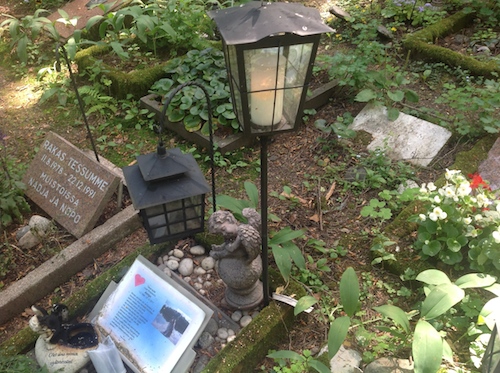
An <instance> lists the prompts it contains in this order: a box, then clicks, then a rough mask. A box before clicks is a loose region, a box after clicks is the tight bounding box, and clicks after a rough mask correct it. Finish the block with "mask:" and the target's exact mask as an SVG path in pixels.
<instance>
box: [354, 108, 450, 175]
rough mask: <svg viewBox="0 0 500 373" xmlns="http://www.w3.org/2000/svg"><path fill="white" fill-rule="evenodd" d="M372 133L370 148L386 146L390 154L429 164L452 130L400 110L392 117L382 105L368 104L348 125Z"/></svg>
mask: <svg viewBox="0 0 500 373" xmlns="http://www.w3.org/2000/svg"><path fill="white" fill-rule="evenodd" d="M349 128H350V129H352V130H355V131H361V130H363V131H366V132H368V133H370V134H371V135H372V136H373V141H372V142H371V143H370V144H369V145H368V150H371V151H374V150H376V149H377V148H379V149H385V150H386V154H387V156H388V157H390V158H391V159H394V160H403V161H407V162H409V163H412V164H414V165H417V166H422V167H426V166H428V165H429V163H430V162H431V161H432V160H433V159H434V157H435V156H436V155H437V154H438V153H439V151H440V150H441V148H442V147H443V146H444V145H445V144H446V142H447V141H448V139H449V138H450V137H451V132H450V131H448V130H447V129H446V128H443V127H440V126H438V125H435V124H433V123H430V122H427V121H425V120H422V119H419V118H416V117H414V116H411V115H408V114H404V113H400V114H399V117H398V119H396V120H395V121H392V122H391V121H389V119H387V110H386V108H385V107H383V106H377V107H375V106H373V105H366V106H365V107H364V108H363V110H361V112H360V113H359V114H358V115H357V116H356V118H354V121H353V123H352V124H351V125H350V126H349Z"/></svg>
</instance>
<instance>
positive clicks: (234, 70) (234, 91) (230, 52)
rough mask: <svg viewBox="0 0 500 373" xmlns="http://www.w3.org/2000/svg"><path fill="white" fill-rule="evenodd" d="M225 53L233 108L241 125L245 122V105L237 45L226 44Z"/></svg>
mask: <svg viewBox="0 0 500 373" xmlns="http://www.w3.org/2000/svg"><path fill="white" fill-rule="evenodd" d="M224 54H225V58H226V63H227V69H228V79H229V84H230V88H231V95H232V96H231V99H232V101H233V110H234V112H235V114H236V117H237V118H238V122H239V123H240V125H241V124H242V123H244V119H243V110H242V108H243V105H242V103H241V85H240V71H239V65H238V58H237V54H236V47H235V46H234V45H226V47H225V48H224Z"/></svg>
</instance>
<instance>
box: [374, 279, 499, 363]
mask: <svg viewBox="0 0 500 373" xmlns="http://www.w3.org/2000/svg"><path fill="white" fill-rule="evenodd" d="M416 280H417V281H420V282H423V283H424V284H425V285H424V292H425V295H426V297H425V299H424V301H423V302H422V303H421V304H420V307H419V309H418V312H419V319H418V321H417V323H416V325H415V329H414V331H413V332H412V331H411V327H410V323H409V319H408V314H407V313H406V312H404V311H403V310H402V309H401V308H399V307H397V306H393V305H384V306H380V307H374V310H376V311H377V312H380V313H381V314H382V315H384V316H385V317H388V318H389V319H391V320H392V321H393V322H394V323H395V324H396V325H397V326H398V327H399V328H401V329H402V330H403V332H404V333H406V334H411V333H413V342H412V356H413V360H414V362H415V367H414V369H415V372H416V373H426V372H437V371H438V369H439V367H440V366H441V361H442V359H443V358H444V359H445V360H447V361H449V362H453V352H452V349H451V347H450V346H449V345H448V343H447V342H446V340H445V338H444V337H445V335H446V332H445V330H442V329H441V328H439V325H443V324H442V323H439V322H437V321H438V320H439V319H440V318H442V317H444V316H445V315H446V313H447V312H449V311H450V310H451V309H452V308H453V307H454V306H455V305H456V304H458V303H459V302H461V301H463V300H464V298H465V291H464V290H465V289H471V288H485V289H486V288H489V287H491V286H492V285H494V284H495V281H496V278H495V277H493V276H489V275H485V274H482V273H470V274H467V275H464V276H462V277H460V278H459V279H457V280H456V281H455V282H454V283H453V282H451V280H450V279H449V278H448V276H447V275H446V274H445V273H444V272H442V271H439V270H436V269H430V270H425V271H423V272H421V273H419V275H418V276H417V278H416ZM436 326H438V329H436Z"/></svg>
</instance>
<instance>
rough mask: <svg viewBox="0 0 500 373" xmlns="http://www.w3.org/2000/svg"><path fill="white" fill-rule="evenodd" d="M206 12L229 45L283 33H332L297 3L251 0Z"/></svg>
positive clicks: (312, 12)
mask: <svg viewBox="0 0 500 373" xmlns="http://www.w3.org/2000/svg"><path fill="white" fill-rule="evenodd" d="M207 13H208V15H209V16H210V17H211V18H212V19H213V20H214V21H215V23H216V24H217V27H218V29H219V32H220V33H221V35H222V37H223V39H224V40H225V42H226V43H227V44H229V45H236V44H247V43H255V42H257V41H259V40H262V39H264V38H265V37H268V36H270V35H275V34H282V33H289V34H295V35H298V36H308V35H315V34H321V33H327V32H333V31H334V30H333V29H332V28H331V27H329V26H327V25H325V24H324V23H323V21H322V20H321V16H320V14H319V12H318V10H317V9H314V8H308V7H305V6H304V5H302V4H297V3H269V2H260V1H250V2H248V3H246V4H243V5H241V6H235V7H232V8H228V9H218V10H212V11H209V12H207Z"/></svg>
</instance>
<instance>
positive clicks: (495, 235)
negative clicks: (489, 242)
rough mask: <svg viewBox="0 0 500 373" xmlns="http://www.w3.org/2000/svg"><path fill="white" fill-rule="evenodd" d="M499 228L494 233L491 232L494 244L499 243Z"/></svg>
mask: <svg viewBox="0 0 500 373" xmlns="http://www.w3.org/2000/svg"><path fill="white" fill-rule="evenodd" d="M499 230H500V227H498V228H497V230H496V231H493V232H492V233H491V235H492V236H493V239H494V240H495V243H500V231H499Z"/></svg>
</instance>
